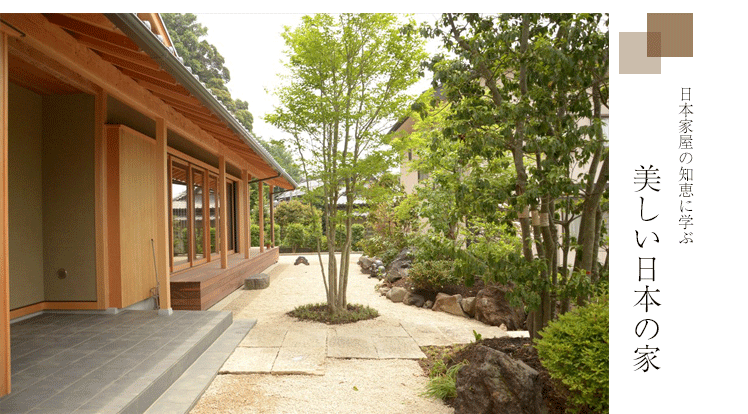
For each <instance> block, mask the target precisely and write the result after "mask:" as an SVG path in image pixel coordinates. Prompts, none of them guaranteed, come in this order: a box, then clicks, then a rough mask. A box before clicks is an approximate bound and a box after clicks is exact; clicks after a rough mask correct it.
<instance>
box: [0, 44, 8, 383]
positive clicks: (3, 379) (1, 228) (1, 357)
mask: <svg viewBox="0 0 748 414" xmlns="http://www.w3.org/2000/svg"><path fill="white" fill-rule="evenodd" d="M5 394H10V270H9V269H8V36H7V35H6V34H5V33H3V32H0V395H5Z"/></svg>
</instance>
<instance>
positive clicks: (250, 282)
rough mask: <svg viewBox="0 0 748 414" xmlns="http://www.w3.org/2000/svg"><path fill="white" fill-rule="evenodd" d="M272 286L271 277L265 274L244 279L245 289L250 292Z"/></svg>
mask: <svg viewBox="0 0 748 414" xmlns="http://www.w3.org/2000/svg"><path fill="white" fill-rule="evenodd" d="M268 286H270V276H268V275H266V274H265V273H259V274H256V275H252V276H250V277H248V278H246V279H244V288H246V289H248V290H257V289H265V288H266V287H268Z"/></svg>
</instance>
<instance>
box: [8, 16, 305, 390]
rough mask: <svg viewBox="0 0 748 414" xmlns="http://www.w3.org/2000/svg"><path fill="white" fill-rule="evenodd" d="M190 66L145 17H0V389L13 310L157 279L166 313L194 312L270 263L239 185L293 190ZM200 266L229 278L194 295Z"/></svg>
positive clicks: (53, 305) (79, 306) (70, 302)
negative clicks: (253, 234) (255, 240)
mask: <svg viewBox="0 0 748 414" xmlns="http://www.w3.org/2000/svg"><path fill="white" fill-rule="evenodd" d="M191 72H192V71H191V69H189V68H187V67H185V66H184V65H183V64H182V62H181V59H180V58H179V57H178V56H176V54H175V52H174V48H173V47H172V44H171V42H170V39H169V36H168V33H167V32H166V29H165V27H164V25H163V22H162V21H161V18H160V16H159V15H158V14H156V13H139V14H6V13H3V14H2V15H0V116H1V117H2V122H1V123H0V126H1V128H0V143H1V144H2V145H1V146H0V148H2V153H1V155H0V184H1V185H0V230H2V237H0V312H2V313H0V316H2V317H1V318H0V319H2V324H0V368H2V372H0V396H2V395H4V394H7V393H9V392H10V386H11V384H10V370H11V369H10V366H11V364H10V333H9V332H10V331H9V321H10V319H12V318H16V317H22V316H25V315H29V314H34V313H37V312H40V311H45V310H55V309H57V310H59V309H66V310H67V309H71V310H105V309H110V308H125V307H128V306H132V305H138V304H139V303H142V302H144V301H148V300H150V298H151V297H152V289H154V288H155V287H156V285H157V284H158V286H159V291H158V292H159V299H160V301H159V303H160V308H161V311H162V313H163V314H164V315H169V314H170V310H171V309H172V308H175V309H177V308H181V309H204V308H206V307H208V306H210V305H211V304H212V303H215V301H217V300H219V299H220V298H221V297H223V296H225V295H226V294H228V292H230V291H231V290H233V289H235V288H236V287H238V284H237V280H241V279H237V275H239V276H241V274H242V272H244V271H247V272H249V271H251V272H255V273H258V272H260V271H262V270H263V269H264V268H265V267H267V266H269V265H270V264H272V263H273V262H275V261H277V258H278V250H277V248H271V249H270V250H267V251H264V248H263V247H262V246H261V247H260V249H259V250H260V251H259V252H254V253H253V251H254V250H258V249H250V247H251V246H250V240H251V239H250V237H249V230H250V219H249V217H250V215H249V209H248V204H249V203H247V200H248V191H249V188H252V187H254V184H255V183H259V184H260V185H259V186H258V190H257V191H258V192H259V195H260V197H261V199H263V197H264V196H263V192H264V190H263V188H264V187H265V186H266V185H267V186H268V188H269V189H270V190H269V191H270V193H269V194H268V196H269V197H268V198H266V199H267V200H271V199H272V193H271V191H272V188H273V187H274V186H275V187H281V188H284V189H289V190H290V189H294V188H295V187H296V183H295V182H294V180H293V179H292V178H291V177H290V176H289V175H288V174H287V173H286V172H285V171H283V169H282V168H281V167H280V166H279V165H278V163H277V162H276V161H275V160H274V159H273V158H272V157H271V156H270V155H269V153H268V152H267V151H265V150H264V149H263V148H262V146H261V145H260V144H259V143H258V142H257V141H256V140H255V138H254V137H253V136H252V134H251V133H250V132H248V131H247V130H245V129H244V128H243V127H242V126H241V124H240V123H239V122H238V121H237V120H236V119H235V118H234V117H233V116H232V115H231V114H230V113H229V111H228V110H227V109H226V108H225V107H224V106H223V105H222V104H221V103H220V102H219V101H218V100H217V99H216V98H215V97H214V96H212V95H211V93H210V92H209V91H208V89H206V87H205V86H204V85H203V84H201V83H200V82H199V81H198V80H197V79H196V77H194V76H193V75H192V73H191ZM250 184H252V187H250ZM206 205H209V206H210V207H209V208H208V209H205V208H203V206H206ZM270 215H271V218H270V219H271V220H272V215H273V209H272V203H271V209H270ZM259 220H260V222H261V223H262V221H263V220H264V218H263V217H262V210H260V218H259ZM262 228H263V226H262V225H260V229H262ZM271 228H272V226H271ZM260 231H261V233H260V239H261V240H263V241H262V242H261V244H263V245H264V244H265V243H264V234H262V230H260ZM206 236H207V237H206ZM270 239H271V240H272V239H273V235H272V234H271V235H270ZM271 243H272V244H273V245H274V240H272V242H271ZM154 262H155V263H154ZM208 268H210V269H213V270H212V273H211V275H214V276H210V277H211V278H212V277H221V278H227V279H225V282H222V283H221V284H216V285H220V286H221V289H217V290H214V291H212V292H211V294H210V296H203V293H202V289H203V287H202V285H200V282H196V281H195V280H197V279H199V277H200V276H201V275H202V276H204V274H205V269H208ZM237 269H241V270H242V272H240V271H238V270H237ZM228 278H231V279H230V280H229V279H228ZM157 281H158V283H157ZM187 282H191V283H193V285H200V286H201V287H200V288H199V289H200V291H199V293H198V294H197V299H194V298H193V297H192V296H188V295H185V294H180V292H182V291H181V290H182V289H184V287H183V284H184V283H187ZM239 283H241V281H239ZM160 313H161V312H160Z"/></svg>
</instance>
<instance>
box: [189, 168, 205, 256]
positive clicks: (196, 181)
mask: <svg viewBox="0 0 748 414" xmlns="http://www.w3.org/2000/svg"><path fill="white" fill-rule="evenodd" d="M204 183H205V172H204V171H203V170H199V169H196V168H194V167H193V169H192V200H193V203H192V205H193V214H194V221H193V229H194V237H193V239H192V241H193V252H194V255H193V256H192V257H193V260H194V261H197V260H202V259H204V258H205V221H206V220H205V213H206V212H205V209H203V205H204V204H205V200H204V198H205V195H204V191H203V188H204V187H205V185H204Z"/></svg>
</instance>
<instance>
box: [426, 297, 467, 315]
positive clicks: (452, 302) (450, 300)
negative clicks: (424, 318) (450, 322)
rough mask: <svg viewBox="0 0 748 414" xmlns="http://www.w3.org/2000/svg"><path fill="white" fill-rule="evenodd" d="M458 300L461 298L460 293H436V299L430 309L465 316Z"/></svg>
mask: <svg viewBox="0 0 748 414" xmlns="http://www.w3.org/2000/svg"><path fill="white" fill-rule="evenodd" d="M460 300H462V295H447V294H446V293H438V294H437V295H436V301H434V307H433V308H431V309H432V310H435V311H442V312H446V313H451V314H452V315H457V316H464V317H467V315H466V314H465V312H463V311H462V306H460Z"/></svg>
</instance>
